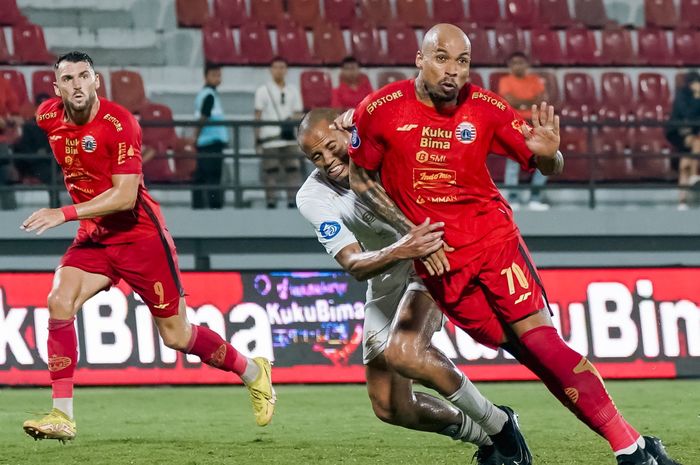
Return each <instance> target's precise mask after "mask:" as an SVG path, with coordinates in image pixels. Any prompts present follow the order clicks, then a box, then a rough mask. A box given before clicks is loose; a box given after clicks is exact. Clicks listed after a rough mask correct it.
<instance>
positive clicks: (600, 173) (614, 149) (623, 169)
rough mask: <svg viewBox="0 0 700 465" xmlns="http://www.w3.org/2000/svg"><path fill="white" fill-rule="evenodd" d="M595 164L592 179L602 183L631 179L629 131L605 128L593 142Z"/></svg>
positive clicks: (620, 128) (619, 128)
mask: <svg viewBox="0 0 700 465" xmlns="http://www.w3.org/2000/svg"><path fill="white" fill-rule="evenodd" d="M593 146H594V147H593V148H594V151H595V163H594V164H593V167H592V168H593V173H592V175H593V177H594V178H595V179H600V180H604V181H626V180H629V179H630V178H631V177H632V161H631V160H630V158H629V156H628V155H627V152H628V150H629V146H630V141H629V131H628V130H627V128H626V127H612V126H605V127H603V128H601V130H600V131H599V132H598V133H597V134H596V137H595V138H594V142H593Z"/></svg>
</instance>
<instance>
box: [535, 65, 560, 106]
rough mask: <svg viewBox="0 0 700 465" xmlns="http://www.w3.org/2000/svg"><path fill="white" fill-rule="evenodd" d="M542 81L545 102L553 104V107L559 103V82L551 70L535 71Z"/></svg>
mask: <svg viewBox="0 0 700 465" xmlns="http://www.w3.org/2000/svg"><path fill="white" fill-rule="evenodd" d="M536 74H538V75H539V76H540V77H541V78H542V81H543V82H544V88H545V89H546V90H547V103H549V104H550V105H554V107H555V108H557V107H559V105H560V104H561V92H560V91H559V82H558V81H557V76H556V74H554V73H553V72H551V71H536Z"/></svg>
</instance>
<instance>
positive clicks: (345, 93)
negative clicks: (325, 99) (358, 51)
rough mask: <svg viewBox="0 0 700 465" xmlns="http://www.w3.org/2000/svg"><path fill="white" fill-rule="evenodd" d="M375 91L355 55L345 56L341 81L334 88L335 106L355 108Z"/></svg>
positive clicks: (333, 104)
mask: <svg viewBox="0 0 700 465" xmlns="http://www.w3.org/2000/svg"><path fill="white" fill-rule="evenodd" d="M373 91H374V89H372V84H371V83H370V82H369V79H367V76H365V75H364V74H362V73H361V72H360V63H359V62H358V61H357V60H356V59H355V57H345V59H343V63H342V65H341V68H340V83H339V84H338V87H336V88H335V89H333V102H332V106H333V108H340V109H343V110H347V109H348V108H355V107H356V106H357V105H358V104H359V103H360V102H361V101H362V99H363V98H365V97H366V96H367V95H369V94H371V93H372V92H373Z"/></svg>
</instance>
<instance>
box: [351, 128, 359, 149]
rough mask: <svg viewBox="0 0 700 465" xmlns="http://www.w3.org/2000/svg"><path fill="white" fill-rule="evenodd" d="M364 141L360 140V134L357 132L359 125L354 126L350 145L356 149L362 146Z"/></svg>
mask: <svg viewBox="0 0 700 465" xmlns="http://www.w3.org/2000/svg"><path fill="white" fill-rule="evenodd" d="M361 143H362V141H361V140H360V135H359V134H358V133H357V127H355V126H353V127H352V137H350V147H352V148H354V149H356V148H358V147H360V144H361Z"/></svg>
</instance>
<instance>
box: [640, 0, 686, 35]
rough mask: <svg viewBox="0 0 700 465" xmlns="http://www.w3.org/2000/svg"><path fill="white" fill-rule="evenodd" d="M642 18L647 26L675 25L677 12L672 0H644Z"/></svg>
mask: <svg viewBox="0 0 700 465" xmlns="http://www.w3.org/2000/svg"><path fill="white" fill-rule="evenodd" d="M644 19H645V22H646V25H647V26H648V27H663V28H669V29H672V28H674V27H676V26H677V25H678V13H677V11H676V6H675V5H674V4H673V0H644Z"/></svg>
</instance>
